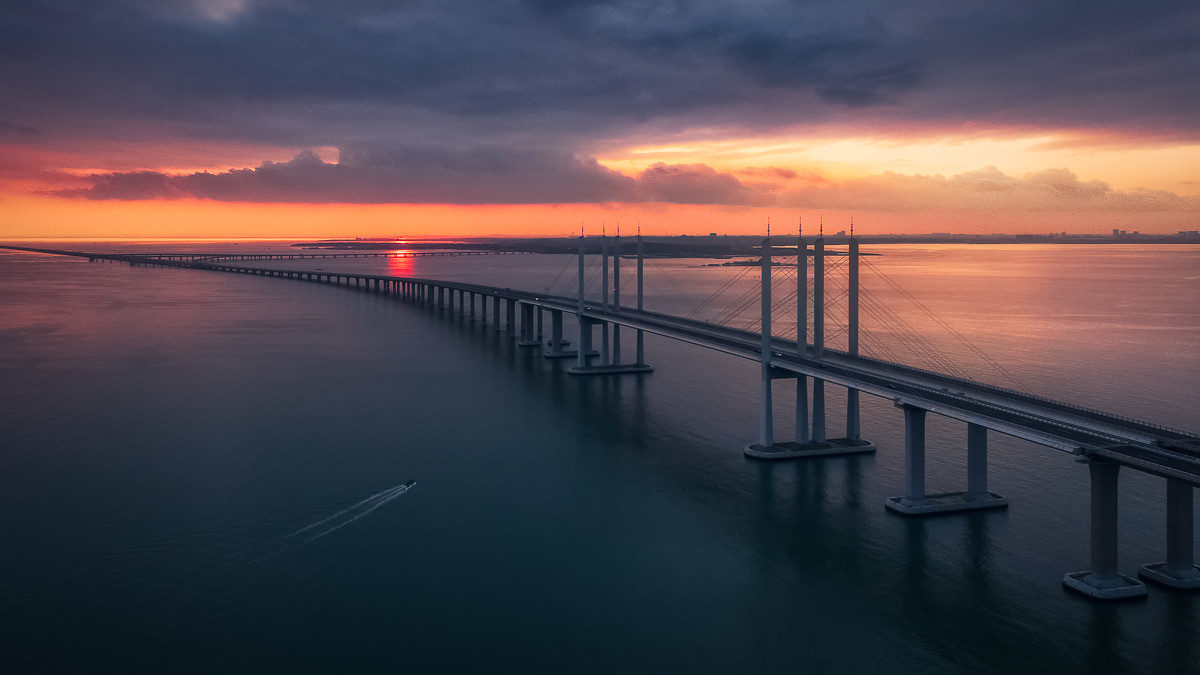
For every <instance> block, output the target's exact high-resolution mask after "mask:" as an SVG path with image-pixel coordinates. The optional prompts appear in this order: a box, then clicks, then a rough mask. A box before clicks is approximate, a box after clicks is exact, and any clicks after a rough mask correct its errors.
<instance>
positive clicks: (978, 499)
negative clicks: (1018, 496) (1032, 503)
mask: <svg viewBox="0 0 1200 675" xmlns="http://www.w3.org/2000/svg"><path fill="white" fill-rule="evenodd" d="M883 505H884V506H886V507H888V508H889V509H891V510H892V511H895V512H896V513H899V514H902V515H905V516H930V515H934V514H937V513H955V512H958V511H975V510H978V509H1003V508H1007V507H1008V499H1006V498H1004V497H1001V496H1000V495H998V494H996V493H994V492H985V493H982V494H974V495H973V494H969V493H967V492H941V493H938V494H932V495H925V496H924V497H918V498H916V499H913V498H912V497H888V499H887V500H886V501H885V502H884V503H883Z"/></svg>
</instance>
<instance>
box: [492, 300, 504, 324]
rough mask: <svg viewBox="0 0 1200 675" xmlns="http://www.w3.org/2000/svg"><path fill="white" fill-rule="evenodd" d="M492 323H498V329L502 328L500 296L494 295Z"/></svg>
mask: <svg viewBox="0 0 1200 675" xmlns="http://www.w3.org/2000/svg"><path fill="white" fill-rule="evenodd" d="M492 323H494V324H496V330H502V329H503V326H501V325H500V296H498V295H493V296H492Z"/></svg>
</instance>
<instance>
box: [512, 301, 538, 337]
mask: <svg viewBox="0 0 1200 675" xmlns="http://www.w3.org/2000/svg"><path fill="white" fill-rule="evenodd" d="M534 309H535V308H534V306H533V305H528V304H525V303H521V337H520V339H519V340H518V341H517V346H518V347H539V346H541V344H542V341H541V340H539V339H538V338H537V336H536V335H534V334H533V310H534Z"/></svg>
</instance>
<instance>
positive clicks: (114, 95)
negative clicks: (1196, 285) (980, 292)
mask: <svg viewBox="0 0 1200 675" xmlns="http://www.w3.org/2000/svg"><path fill="white" fill-rule="evenodd" d="M13 5H14V6H12V7H9V8H6V16H5V22H4V25H3V26H2V27H0V39H2V40H3V43H4V44H5V48H4V51H3V53H2V54H0V82H3V83H4V85H5V91H6V95H5V97H4V100H3V101H0V238H10V239H11V238H18V237H53V236H75V237H126V236H128V237H154V236H175V237H180V236H182V237H238V236H250V237H253V236H260V237H323V236H328V237H353V236H364V237H369V236H391V235H394V234H398V235H411V236H422V235H433V236H436V235H442V236H499V235H508V236H554V235H568V234H572V233H575V232H578V230H579V228H580V226H581V224H582V225H583V227H585V228H586V229H587V230H588V231H589V232H591V231H594V232H599V230H600V229H601V227H602V226H603V227H607V228H608V229H615V226H616V225H617V223H618V222H620V223H621V224H622V227H623V228H628V229H629V231H632V230H633V229H634V228H635V227H636V226H637V225H638V224H640V225H641V227H642V229H643V231H644V232H645V233H647V234H655V235H665V234H696V233H703V234H706V233H708V232H714V231H715V232H721V233H729V234H752V233H755V232H759V231H761V229H762V226H763V223H765V221H766V219H767V218H770V219H771V221H772V222H773V223H777V224H778V225H777V227H778V228H779V229H780V231H781V232H793V231H794V230H795V227H796V223H797V221H798V220H799V219H800V218H803V219H804V223H805V229H806V230H808V229H809V228H811V230H812V231H815V230H816V226H817V222H818V220H819V219H823V220H824V222H825V223H826V225H827V228H828V229H830V230H832V231H836V230H843V229H848V226H849V222H850V219H851V218H853V219H854V222H855V228H856V232H861V233H862V234H863V235H879V234H886V233H898V232H905V233H910V234H922V233H934V232H952V233H964V234H987V233H1009V234H1020V233H1028V234H1041V233H1050V232H1054V233H1067V234H1085V233H1096V234H1105V233H1108V232H1110V231H1112V230H1114V229H1115V230H1117V231H1120V230H1126V231H1128V232H1133V231H1134V230H1136V231H1138V232H1139V233H1142V234H1175V233H1177V232H1180V231H1190V230H1196V229H1197V228H1198V227H1200V179H1198V178H1197V169H1198V168H1200V119H1198V116H1197V113H1196V111H1197V110H1200V47H1198V46H1197V43H1196V42H1195V40H1194V39H1193V36H1194V34H1195V31H1196V30H1197V26H1198V25H1200V10H1198V9H1197V8H1196V7H1195V5H1194V3H1182V2H1150V3H1139V4H1135V5H1130V4H1129V3H1122V2H1099V3H1088V4H1086V5H1083V6H1080V5H1078V4H1076V3H1065V2H1052V3H1031V2H1017V3H1002V4H996V3H985V2H980V1H977V0H971V1H969V2H963V3H954V4H952V5H943V4H940V3H916V4H913V3H908V4H905V5H903V6H897V5H893V4H891V3H882V2H860V3H852V4H848V5H847V4H837V5H832V4H831V5H829V6H822V5H820V4H817V5H797V4H795V3H786V2H775V1H770V0H763V1H761V2H748V3H717V2H641V1H635V0H628V1H624V2H611V3H602V2H572V3H555V2H545V1H542V0H527V1H519V0H507V1H502V2H462V3H453V4H445V3H432V2H421V1H418V2H410V3H404V4H403V5H402V6H401V7H400V8H398V9H397V8H392V7H391V6H390V4H388V3H371V2H351V3H334V4H328V3H321V2H315V1H310V0H178V1H175V2H149V1H148V0H116V1H113V2H105V3H93V2H82V1H81V0H54V1H50V2H47V1H40V2H16V3H13Z"/></svg>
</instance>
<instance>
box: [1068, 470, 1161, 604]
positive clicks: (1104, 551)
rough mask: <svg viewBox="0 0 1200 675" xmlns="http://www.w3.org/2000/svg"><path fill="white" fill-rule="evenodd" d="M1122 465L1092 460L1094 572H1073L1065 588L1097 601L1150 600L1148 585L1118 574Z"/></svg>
mask: <svg viewBox="0 0 1200 675" xmlns="http://www.w3.org/2000/svg"><path fill="white" fill-rule="evenodd" d="M1120 469H1121V465H1120V464H1117V463H1116V462H1110V461H1108V460H1104V459H1098V458H1093V459H1091V460H1089V461H1088V472H1089V473H1090V474H1091V479H1092V489H1091V493H1092V494H1091V501H1092V528H1091V529H1092V537H1091V538H1092V569H1090V570H1086V571H1083V572H1072V573H1070V574H1067V575H1066V576H1064V577H1063V585H1064V586H1066V587H1067V588H1069V589H1071V590H1073V591H1075V592H1077V593H1082V594H1084V595H1086V596H1088V597H1089V598H1095V599H1097V600H1126V599H1133V598H1144V597H1146V585H1145V584H1143V583H1142V582H1140V581H1138V580H1137V579H1134V578H1132V577H1127V576H1125V575H1124V574H1121V573H1120V572H1118V571H1117V474H1118V472H1119V471H1120Z"/></svg>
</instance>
